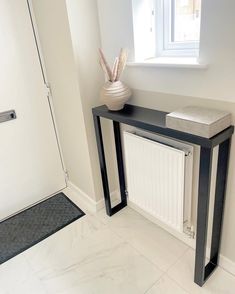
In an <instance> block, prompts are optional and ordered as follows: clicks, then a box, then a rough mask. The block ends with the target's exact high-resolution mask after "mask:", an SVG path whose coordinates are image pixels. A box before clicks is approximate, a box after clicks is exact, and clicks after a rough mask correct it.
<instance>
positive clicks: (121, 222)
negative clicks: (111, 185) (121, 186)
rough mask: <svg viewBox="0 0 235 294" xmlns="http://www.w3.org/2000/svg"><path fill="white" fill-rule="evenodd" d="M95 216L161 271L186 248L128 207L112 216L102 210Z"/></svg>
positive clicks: (171, 263)
mask: <svg viewBox="0 0 235 294" xmlns="http://www.w3.org/2000/svg"><path fill="white" fill-rule="evenodd" d="M97 217H98V218H99V219H100V220H101V221H102V222H103V223H104V224H107V225H108V226H109V228H110V229H111V230H112V231H113V232H115V233H116V234H118V235H119V236H120V237H122V238H123V239H124V240H125V241H127V242H128V243H129V244H131V245H132V246H133V247H134V248H135V249H136V250H138V251H139V252H140V253H141V254H143V255H144V256H145V257H146V258H148V259H149V260H150V261H151V262H153V263H154V264H155V265H157V266H158V267H159V268H160V269H161V270H162V271H167V270H168V269H169V268H170V267H171V266H172V265H173V264H174V263H175V262H176V261H177V260H178V259H179V258H180V257H181V256H182V255H183V254H184V253H185V252H186V250H187V249H188V246H187V245H185V244H184V243H183V242H181V241H179V240H178V239H176V238H174V237H173V236H172V235H170V234H169V233H167V232H166V231H164V230H162V229H161V228H160V227H158V226H157V225H155V224H153V223H152V222H150V221H149V220H147V219H146V218H144V217H143V216H142V215H140V214H138V213H137V212H135V211H134V210H132V209H130V208H125V209H124V210H122V211H121V212H120V213H118V214H116V215H114V216H112V218H109V217H107V216H106V215H105V211H104V210H103V211H101V212H99V213H98V214H97Z"/></svg>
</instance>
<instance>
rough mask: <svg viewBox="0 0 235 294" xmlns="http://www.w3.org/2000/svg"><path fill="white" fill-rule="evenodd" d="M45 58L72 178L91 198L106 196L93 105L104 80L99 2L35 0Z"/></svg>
mask: <svg viewBox="0 0 235 294" xmlns="http://www.w3.org/2000/svg"><path fill="white" fill-rule="evenodd" d="M33 8H34V12H35V16H36V21H37V26H38V31H39V37H40V42H41V46H42V51H43V57H44V60H45V65H46V72H47V75H48V80H49V83H50V85H51V88H52V95H53V103H54V108H55V114H56V122H57V124H58V130H59V136H60V140H61V146H62V151H63V156H64V160H65V165H66V169H67V170H68V174H69V181H71V182H72V183H73V184H74V185H75V186H77V187H78V188H79V189H80V190H81V191H82V192H84V193H85V194H86V195H87V196H88V197H90V198H91V199H93V200H95V201H96V202H97V201H99V200H100V199H101V198H102V199H103V189H102V184H101V176H100V168H99V164H98V152H97V147H96V140H95V132H94V124H93V117H92V110H91V109H92V107H94V106H96V105H99V104H100V101H99V91H100V88H101V86H102V84H103V83H104V77H103V73H102V71H101V69H100V66H99V63H98V48H99V47H100V45H101V43H100V31H99V23H98V11H97V3H96V0H50V1H47V0H40V1H37V0H33ZM102 125H103V128H104V142H105V143H106V144H105V145H106V152H107V154H108V155H109V156H108V158H110V160H108V161H107V166H108V169H109V171H110V172H109V174H111V177H110V190H111V191H113V190H114V188H115V187H116V185H115V178H116V176H115V173H114V172H113V170H114V169H113V168H112V167H113V165H114V163H113V160H114V158H113V157H112V156H110V153H111V152H114V151H113V149H114V146H113V140H112V143H111V144H110V140H109V138H110V135H112V134H111V133H110V132H111V129H110V122H109V123H107V122H104V121H103V122H102Z"/></svg>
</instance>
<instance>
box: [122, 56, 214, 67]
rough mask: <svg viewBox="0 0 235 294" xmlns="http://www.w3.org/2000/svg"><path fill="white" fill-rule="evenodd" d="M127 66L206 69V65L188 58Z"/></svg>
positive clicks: (136, 63)
mask: <svg viewBox="0 0 235 294" xmlns="http://www.w3.org/2000/svg"><path fill="white" fill-rule="evenodd" d="M127 65H128V66H138V67H166V68H189V69H206V68H208V65H207V64H201V63H199V62H198V61H197V58H189V57H158V58H152V59H147V60H143V61H134V62H128V63H127Z"/></svg>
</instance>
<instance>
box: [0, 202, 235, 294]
mask: <svg viewBox="0 0 235 294" xmlns="http://www.w3.org/2000/svg"><path fill="white" fill-rule="evenodd" d="M81 208H83V207H81ZM86 213H87V215H86V216H84V217H82V218H81V219H79V220H78V221H76V222H74V223H73V224H71V225H69V226H67V227H66V228H64V229H62V230H61V231H59V232H58V233H56V234H54V235H52V236H51V237H49V238H47V239H46V240H44V241H42V242H41V243H39V244H37V245H35V246H34V247H32V248H30V249H29V250H27V251H25V252H24V253H22V254H20V255H18V256H17V257H15V258H13V259H11V260H9V261H8V262H6V263H4V264H3V265H1V266H0V294H15V293H17V294H21V293H22V294H28V293H30V294H39V293H40V294H45V293H49V294H54V293H61V294H106V293H107V294H119V293H120V294H144V293H146V294H155V293H157V294H186V293H190V294H193V293H213V294H216V293H218V294H219V293H221V294H230V293H231V294H234V293H235V277H234V276H232V275H230V274H229V273H227V272H225V271H224V270H222V269H220V268H219V269H218V270H217V271H216V272H215V274H214V275H213V276H212V277H211V278H210V279H209V280H208V282H207V283H206V285H205V286H204V287H203V288H200V287H198V286H197V285H196V284H194V283H193V266H194V251H193V250H192V249H190V248H188V247H187V246H186V245H185V244H183V243H182V242H180V241H179V240H177V239H175V238H174V237H172V236H171V235H169V234H168V233H166V232H165V231H163V230H162V229H160V228H159V227H157V226H156V225H154V224H152V223H151V222H149V221H148V220H146V219H145V218H144V217H142V216H141V215H139V214H138V213H136V212H135V211H133V210H131V209H130V208H126V209H124V210H122V211H121V212H120V213H118V214H116V215H115V216H113V217H112V218H109V217H107V216H106V215H105V212H104V210H103V211H101V212H99V213H98V214H95V215H94V214H89V213H88V212H87V211H86Z"/></svg>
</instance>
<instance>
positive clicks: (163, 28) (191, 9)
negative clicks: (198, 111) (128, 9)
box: [132, 0, 201, 60]
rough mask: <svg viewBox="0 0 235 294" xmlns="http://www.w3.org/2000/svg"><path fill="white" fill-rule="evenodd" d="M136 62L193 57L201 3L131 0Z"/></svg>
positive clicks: (198, 34) (185, 0) (167, 0)
mask: <svg viewBox="0 0 235 294" xmlns="http://www.w3.org/2000/svg"><path fill="white" fill-rule="evenodd" d="M132 2H133V23H134V39H135V55H136V59H139V60H145V59H149V58H156V57H164V56H165V57H197V56H198V54H199V43H200V22H201V0H132Z"/></svg>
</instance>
